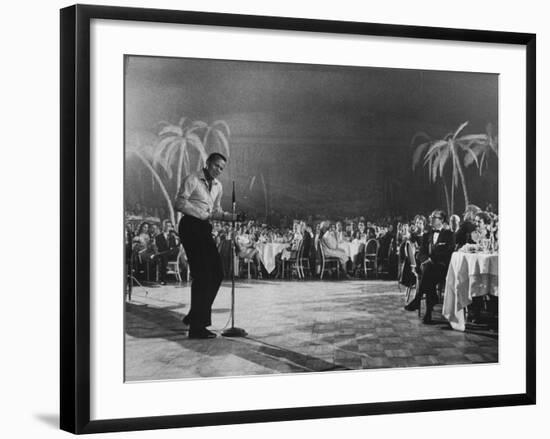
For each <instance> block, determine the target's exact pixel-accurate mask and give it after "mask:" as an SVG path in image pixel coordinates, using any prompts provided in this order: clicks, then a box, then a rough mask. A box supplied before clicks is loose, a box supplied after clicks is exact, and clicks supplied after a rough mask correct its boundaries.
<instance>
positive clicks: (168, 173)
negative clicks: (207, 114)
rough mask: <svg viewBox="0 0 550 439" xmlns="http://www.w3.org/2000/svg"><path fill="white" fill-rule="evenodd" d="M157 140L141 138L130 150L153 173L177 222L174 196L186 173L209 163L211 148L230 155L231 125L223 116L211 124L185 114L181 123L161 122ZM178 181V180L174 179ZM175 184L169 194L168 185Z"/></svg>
mask: <svg viewBox="0 0 550 439" xmlns="http://www.w3.org/2000/svg"><path fill="white" fill-rule="evenodd" d="M158 127H159V128H158V133H157V140H156V141H154V142H152V143H151V144H144V143H142V142H140V141H139V139H137V141H134V142H132V144H131V145H128V147H127V152H128V153H130V154H135V155H136V156H137V157H138V158H139V159H140V161H141V162H142V163H143V164H144V165H145V166H146V168H147V169H148V170H149V171H150V172H151V175H152V176H153V181H154V182H156V183H157V184H158V185H159V187H160V189H161V192H162V194H163V197H164V198H165V200H166V203H167V205H168V211H169V214H170V220H171V221H172V223H173V224H177V221H179V217H180V216H181V214H180V213H179V212H178V214H177V217H176V215H175V212H174V207H173V200H174V199H175V196H176V194H177V193H178V191H179V189H180V185H181V181H182V179H183V177H185V176H186V175H188V174H189V173H190V172H192V171H194V170H200V169H202V168H203V167H204V166H205V164H206V159H207V158H208V152H207V151H210V152H214V151H220V152H222V153H224V154H225V155H226V157H229V140H228V139H229V136H230V134H231V132H230V130H229V126H228V125H227V123H226V122H225V121H223V120H216V121H214V122H213V123H212V124H211V125H208V124H207V123H206V122H203V121H199V120H190V119H188V118H185V117H182V118H181V119H180V120H179V122H178V123H177V124H172V123H170V122H166V121H161V122H159V123H158ZM174 179H175V180H176V181H175V184H174V182H173V180H174ZM169 187H172V188H175V192H174V193H173V194H172V195H171V194H169V190H168V188H169Z"/></svg>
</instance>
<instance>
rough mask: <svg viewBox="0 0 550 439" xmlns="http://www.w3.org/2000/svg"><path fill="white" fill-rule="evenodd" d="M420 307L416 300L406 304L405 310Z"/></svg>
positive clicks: (414, 309) (413, 309)
mask: <svg viewBox="0 0 550 439" xmlns="http://www.w3.org/2000/svg"><path fill="white" fill-rule="evenodd" d="M418 308H420V305H419V304H418V302H415V301H414V300H413V301H412V302H411V303H409V304H408V305H405V310H407V311H416V310H417V309H418Z"/></svg>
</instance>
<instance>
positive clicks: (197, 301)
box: [179, 216, 223, 330]
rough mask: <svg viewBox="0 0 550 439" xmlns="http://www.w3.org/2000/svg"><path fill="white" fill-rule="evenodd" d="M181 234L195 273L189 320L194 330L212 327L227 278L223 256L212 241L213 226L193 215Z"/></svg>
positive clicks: (186, 218) (186, 219) (183, 221)
mask: <svg viewBox="0 0 550 439" xmlns="http://www.w3.org/2000/svg"><path fill="white" fill-rule="evenodd" d="M179 235H180V239H181V243H182V244H183V248H184V249H185V253H186V254H187V260H188V263H189V268H190V271H191V277H192V278H193V281H192V283H191V307H190V309H189V313H188V314H187V317H186V319H185V320H186V323H188V324H189V327H190V330H195V329H201V328H205V327H207V326H210V325H211V324H212V320H211V314H212V304H213V303H214V299H215V298H216V294H217V293H218V289H219V288H220V284H221V282H222V279H223V269H222V262H221V258H220V254H219V253H218V249H217V248H216V243H215V242H214V239H213V238H212V226H211V225H210V223H209V222H208V221H202V220H199V219H197V218H195V217H192V216H184V217H182V219H181V220H180V223H179Z"/></svg>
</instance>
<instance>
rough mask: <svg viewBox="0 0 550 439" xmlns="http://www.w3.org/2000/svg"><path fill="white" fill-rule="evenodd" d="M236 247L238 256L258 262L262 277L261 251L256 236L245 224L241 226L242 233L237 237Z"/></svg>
mask: <svg viewBox="0 0 550 439" xmlns="http://www.w3.org/2000/svg"><path fill="white" fill-rule="evenodd" d="M235 248H236V251H237V256H238V257H239V258H242V259H249V260H251V261H253V262H254V263H255V264H256V270H257V271H256V272H257V273H258V278H260V279H261V278H262V269H261V259H260V252H259V251H258V249H257V248H256V240H255V236H254V235H253V234H251V233H250V231H249V230H246V229H245V228H244V226H243V227H242V228H241V233H239V234H237V236H236V237H235Z"/></svg>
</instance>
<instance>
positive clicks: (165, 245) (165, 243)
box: [155, 233, 178, 256]
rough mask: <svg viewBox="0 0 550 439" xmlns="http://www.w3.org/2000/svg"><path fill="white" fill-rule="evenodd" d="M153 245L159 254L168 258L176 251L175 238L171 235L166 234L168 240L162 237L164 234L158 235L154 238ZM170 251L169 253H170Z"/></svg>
mask: <svg viewBox="0 0 550 439" xmlns="http://www.w3.org/2000/svg"><path fill="white" fill-rule="evenodd" d="M155 244H156V245H157V250H158V252H159V253H165V252H166V253H165V254H166V255H168V256H173V253H174V252H175V251H176V249H177V246H178V245H177V244H176V238H175V237H174V235H173V234H171V233H170V234H168V240H167V239H166V238H165V237H164V233H159V234H158V235H157V236H155ZM170 250H171V251H170ZM176 254H177V252H176Z"/></svg>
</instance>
